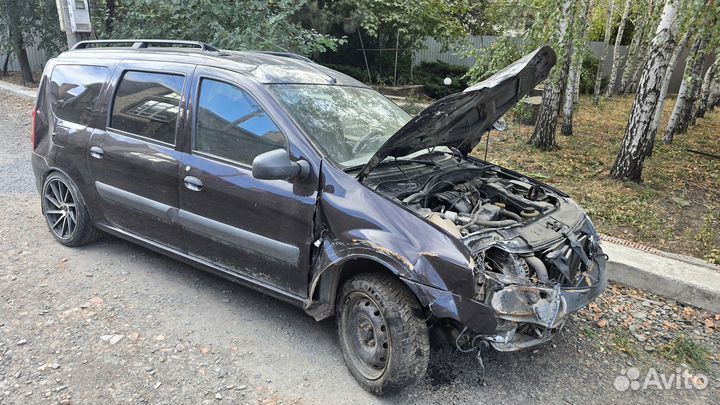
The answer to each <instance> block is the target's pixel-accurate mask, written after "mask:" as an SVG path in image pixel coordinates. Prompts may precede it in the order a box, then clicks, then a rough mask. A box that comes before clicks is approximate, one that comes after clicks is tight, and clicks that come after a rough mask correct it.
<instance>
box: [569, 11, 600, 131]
mask: <svg viewBox="0 0 720 405" xmlns="http://www.w3.org/2000/svg"><path fill="white" fill-rule="evenodd" d="M592 3H593V0H582V14H579V15H582V16H583V17H584V19H583V20H582V21H575V24H574V25H575V29H574V31H575V33H576V34H577V35H576V36H575V41H574V42H575V44H574V46H572V47H571V49H570V72H569V73H568V81H567V86H566V87H565V100H563V125H562V131H561V132H562V134H563V135H572V134H573V125H572V124H573V105H574V100H575V99H576V97H577V95H576V93H575V91H576V88H577V86H578V85H579V84H580V69H581V68H582V59H583V53H582V52H581V49H578V48H580V46H579V45H580V44H581V43H582V44H584V43H585V41H586V36H587V27H588V25H589V24H587V21H588V20H589V17H590V12H591V11H592Z"/></svg>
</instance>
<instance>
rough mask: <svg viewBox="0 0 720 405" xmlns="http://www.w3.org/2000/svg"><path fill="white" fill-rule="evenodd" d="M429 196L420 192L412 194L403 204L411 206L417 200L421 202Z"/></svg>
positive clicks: (404, 199)
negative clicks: (421, 199)
mask: <svg viewBox="0 0 720 405" xmlns="http://www.w3.org/2000/svg"><path fill="white" fill-rule="evenodd" d="M426 195H427V193H426V192H424V191H419V192H417V193H413V194H410V195H409V196H407V197H405V198H403V200H402V202H404V203H405V204H410V203H412V202H415V200H419V199H420V198H422V197H425V196H426Z"/></svg>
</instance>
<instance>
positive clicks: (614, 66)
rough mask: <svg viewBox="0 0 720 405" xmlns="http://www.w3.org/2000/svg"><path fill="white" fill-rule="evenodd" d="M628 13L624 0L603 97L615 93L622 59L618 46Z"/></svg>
mask: <svg viewBox="0 0 720 405" xmlns="http://www.w3.org/2000/svg"><path fill="white" fill-rule="evenodd" d="M628 14H630V0H625V11H623V16H622V19H620V25H619V26H618V32H617V36H615V56H614V58H613V64H612V69H611V70H610V83H608V87H607V90H606V91H605V97H610V96H612V95H613V94H614V93H615V82H617V75H618V69H619V68H620V59H622V57H621V55H620V49H619V48H620V44H621V43H622V37H623V34H624V33H625V24H626V23H627V19H628ZM628 56H629V55H628Z"/></svg>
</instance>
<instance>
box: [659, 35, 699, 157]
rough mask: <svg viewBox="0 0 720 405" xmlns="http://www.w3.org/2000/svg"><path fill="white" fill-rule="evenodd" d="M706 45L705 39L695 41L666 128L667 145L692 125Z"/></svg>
mask: <svg viewBox="0 0 720 405" xmlns="http://www.w3.org/2000/svg"><path fill="white" fill-rule="evenodd" d="M706 43H707V40H706V39H705V38H698V39H697V40H695V44H694V45H693V48H692V52H691V54H690V57H689V58H688V61H687V64H686V65H685V72H684V74H683V80H682V83H681V84H680V91H679V92H678V96H677V99H676V100H675V107H674V108H673V112H672V115H671V116H670V121H668V125H667V128H665V136H664V137H663V142H665V143H666V144H670V143H672V141H673V137H674V136H675V134H676V133H677V134H683V133H685V132H687V128H688V125H689V124H690V116H691V115H692V106H693V103H694V102H695V98H696V97H697V94H696V93H697V87H698V82H699V80H700V73H701V72H702V67H703V62H704V53H703V49H704V48H705V44H706Z"/></svg>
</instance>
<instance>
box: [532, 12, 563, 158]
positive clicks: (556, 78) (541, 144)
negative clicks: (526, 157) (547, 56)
mask: <svg viewBox="0 0 720 405" xmlns="http://www.w3.org/2000/svg"><path fill="white" fill-rule="evenodd" d="M573 10H574V0H563V2H562V15H561V17H560V21H559V24H558V41H557V43H558V47H557V51H558V52H557V53H558V58H557V60H558V62H557V65H555V67H554V68H553V69H552V71H551V72H550V77H548V79H547V80H545V88H544V89H543V97H542V104H541V105H540V111H539V112H538V117H537V121H536V122H535V129H534V131H533V135H532V137H531V138H530V143H531V144H532V145H533V146H535V147H536V148H538V149H541V150H552V149H555V148H557V142H556V141H555V130H556V129H557V116H558V113H559V112H560V111H559V110H560V101H561V95H562V94H563V88H564V87H565V85H566V82H567V75H568V70H570V47H571V46H572V40H571V35H570V28H571V27H572V24H573V18H574V12H573Z"/></svg>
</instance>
